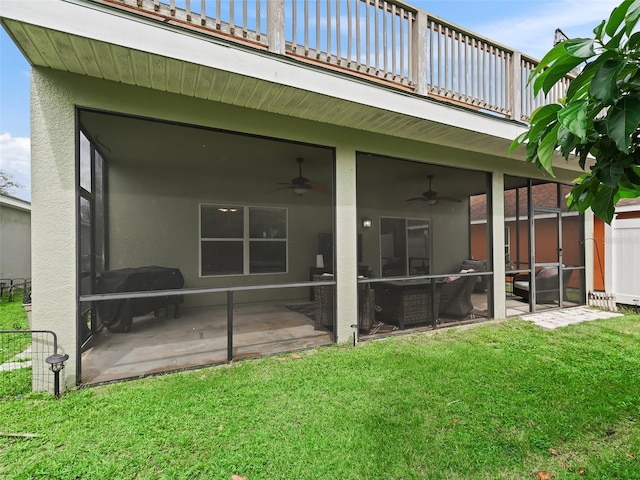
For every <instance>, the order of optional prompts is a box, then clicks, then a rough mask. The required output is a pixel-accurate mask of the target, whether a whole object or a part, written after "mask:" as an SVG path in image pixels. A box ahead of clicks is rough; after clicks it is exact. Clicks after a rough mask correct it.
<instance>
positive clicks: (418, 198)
mask: <svg viewBox="0 0 640 480" xmlns="http://www.w3.org/2000/svg"><path fill="white" fill-rule="evenodd" d="M416 200H420V201H422V202H425V201H426V200H427V199H426V198H425V197H413V198H407V199H406V200H405V202H415V201H416Z"/></svg>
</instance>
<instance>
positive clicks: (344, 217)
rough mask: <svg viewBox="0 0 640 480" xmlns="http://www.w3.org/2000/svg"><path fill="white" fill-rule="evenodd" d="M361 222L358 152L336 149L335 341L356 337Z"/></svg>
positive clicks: (339, 341) (341, 148) (344, 340)
mask: <svg viewBox="0 0 640 480" xmlns="http://www.w3.org/2000/svg"><path fill="white" fill-rule="evenodd" d="M357 226H358V221H357V209H356V152H355V150H353V149H351V148H343V147H338V148H337V149H336V229H335V236H336V247H335V249H336V251H335V254H336V265H335V269H336V271H335V273H336V275H335V278H336V282H337V284H336V327H335V336H336V338H335V340H336V342H337V343H344V342H348V341H351V340H352V339H353V332H354V330H353V328H351V325H354V324H357V323H358V281H357V277H358V232H357V230H358V228H357Z"/></svg>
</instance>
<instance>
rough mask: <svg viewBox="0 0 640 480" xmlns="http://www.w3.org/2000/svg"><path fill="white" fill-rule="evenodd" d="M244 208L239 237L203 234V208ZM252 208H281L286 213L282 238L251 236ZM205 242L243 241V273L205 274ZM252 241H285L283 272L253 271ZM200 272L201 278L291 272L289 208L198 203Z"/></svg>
mask: <svg viewBox="0 0 640 480" xmlns="http://www.w3.org/2000/svg"><path fill="white" fill-rule="evenodd" d="M203 207H213V208H229V209H231V208H242V237H237V238H228V237H225V238H209V237H203V236H202V208H203ZM252 208H256V209H263V210H280V211H284V215H285V232H284V237H282V238H259V237H258V238H251V236H250V225H249V215H250V210H251V209H252ZM203 242H242V273H219V274H204V273H203V272H202V244H203ZM252 242H284V245H285V269H284V271H282V272H260V273H251V258H250V252H251V243H252ZM198 272H199V276H200V277H201V278H211V277H231V276H239V275H242V276H246V275H282V274H286V273H288V272H289V210H288V209H287V208H286V207H268V206H263V205H237V204H236V205H224V204H220V203H208V202H207V203H200V204H199V205H198Z"/></svg>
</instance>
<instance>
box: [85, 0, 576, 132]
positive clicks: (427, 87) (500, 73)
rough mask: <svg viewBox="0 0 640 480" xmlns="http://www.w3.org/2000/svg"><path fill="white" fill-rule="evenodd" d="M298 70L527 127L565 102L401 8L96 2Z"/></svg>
mask: <svg viewBox="0 0 640 480" xmlns="http://www.w3.org/2000/svg"><path fill="white" fill-rule="evenodd" d="M93 1H95V2H99V3H103V4H109V5H114V6H117V7H120V8H124V9H127V10H129V11H133V12H137V13H141V14H145V15H146V16H151V17H156V18H158V20H159V21H163V22H168V23H172V24H175V25H179V26H182V27H186V28H191V29H194V30H197V31H200V32H202V33H206V34H210V35H216V36H220V37H224V38H226V39H228V40H232V41H236V42H240V43H243V44H245V45H247V46H250V47H253V48H259V49H265V50H269V51H271V52H273V53H276V54H281V55H285V56H289V57H291V58H295V59H297V60H300V61H304V62H309V63H313V64H316V65H321V66H323V67H325V68H331V69H334V70H339V71H342V72H344V73H347V74H351V75H356V76H359V77H363V78H368V79H370V80H373V81H378V82H384V83H385V84H388V85H392V86H395V87H398V88H401V89H404V90H410V91H414V92H415V93H417V94H420V95H425V96H429V97H434V98H437V99H440V100H444V101H448V102H452V103H455V104H458V105H462V106H464V107H467V108H472V109H475V110H481V111H487V112H490V113H493V114H497V115H500V116H504V117H505V118H510V119H514V120H518V121H526V120H527V119H528V118H529V116H530V115H531V113H532V112H533V110H534V109H535V108H537V107H539V106H540V105H544V104H545V103H550V102H555V101H557V100H558V99H559V98H561V97H562V96H563V95H564V94H565V92H566V90H567V87H568V85H569V81H570V79H569V78H565V79H563V80H561V81H560V82H559V83H558V84H557V85H556V86H555V87H554V90H553V91H552V92H550V94H549V95H548V96H546V97H545V96H543V95H542V94H540V95H538V96H535V97H534V95H533V91H532V88H531V86H528V85H527V78H528V75H529V74H530V72H531V71H532V70H533V69H535V67H536V65H537V61H536V60H534V59H532V58H530V57H527V56H525V55H522V54H521V53H520V52H518V51H516V50H513V49H510V48H508V47H505V46H502V45H500V44H498V43H497V42H493V41H491V40H489V39H487V38H484V37H482V36H480V35H476V34H474V33H473V32H470V31H468V30H465V29H463V28H461V27H459V26H455V25H453V24H451V23H449V22H446V21H445V20H442V19H439V18H437V17H434V16H432V15H429V14H428V13H427V12H425V11H423V10H419V9H417V8H414V7H412V6H410V5H408V4H406V3H404V2H401V1H397V0H166V1H160V0H93Z"/></svg>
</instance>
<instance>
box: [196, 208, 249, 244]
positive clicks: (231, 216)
mask: <svg viewBox="0 0 640 480" xmlns="http://www.w3.org/2000/svg"><path fill="white" fill-rule="evenodd" d="M200 218H201V227H200V234H201V237H202V238H242V237H243V234H242V232H243V230H244V229H243V226H244V220H243V209H242V207H229V206H220V205H202V206H201V217H200Z"/></svg>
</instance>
